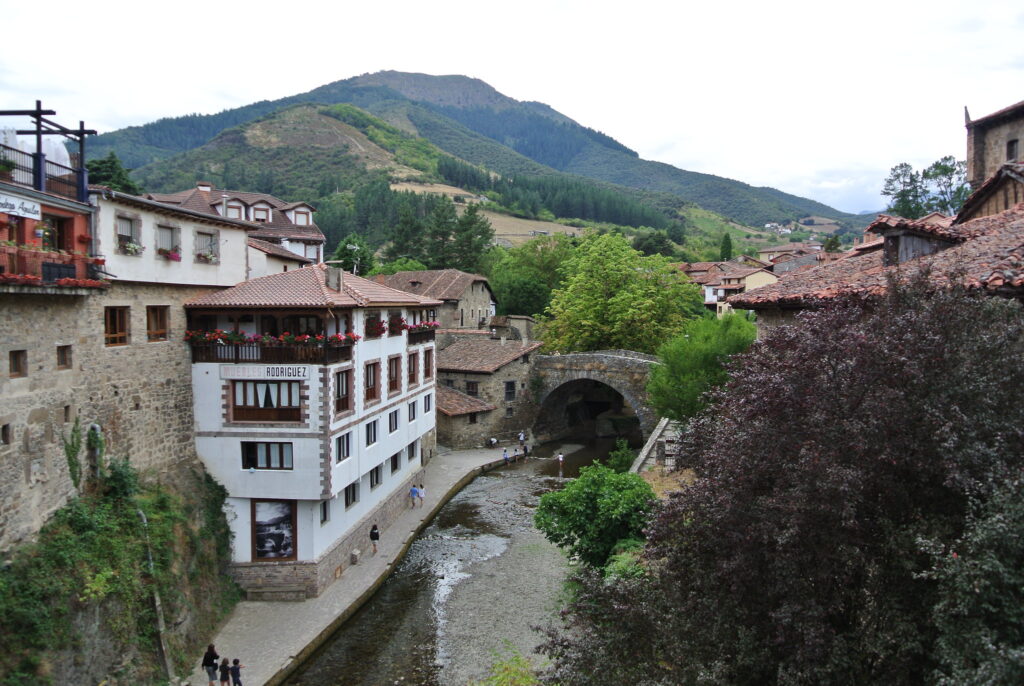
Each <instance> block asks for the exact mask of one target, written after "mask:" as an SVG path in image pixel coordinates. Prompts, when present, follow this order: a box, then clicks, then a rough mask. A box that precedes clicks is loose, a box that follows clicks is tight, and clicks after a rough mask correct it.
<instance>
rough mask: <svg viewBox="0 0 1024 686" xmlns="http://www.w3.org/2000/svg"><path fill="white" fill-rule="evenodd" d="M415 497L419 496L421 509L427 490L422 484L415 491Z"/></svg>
mask: <svg viewBox="0 0 1024 686" xmlns="http://www.w3.org/2000/svg"><path fill="white" fill-rule="evenodd" d="M416 495H417V496H419V499H420V507H423V501H424V499H425V498H426V497H427V489H426V487H425V486H424V485H423V484H420V487H419V488H417V489H416Z"/></svg>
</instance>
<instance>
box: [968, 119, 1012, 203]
mask: <svg viewBox="0 0 1024 686" xmlns="http://www.w3.org/2000/svg"><path fill="white" fill-rule="evenodd" d="M1011 140H1016V141H1017V151H1018V152H1017V158H1016V159H1021V158H1022V156H1024V115H1022V114H1021V113H1020V111H1018V112H1016V113H1015V114H1014V115H1010V116H1007V117H1003V118H1000V119H999V120H998V121H996V122H991V123H987V124H986V123H982V124H980V125H970V124H968V128H967V181H968V183H970V184H971V187H972V188H977V187H978V186H980V185H981V184H982V183H984V182H985V180H986V179H988V178H989V177H990V176H992V175H993V174H995V173H996V171H997V170H998V169H999V167H1001V166H1002V165H1004V164H1005V163H1006V162H1009V161H1010V160H1008V159H1007V156H1006V153H1007V150H1006V147H1007V142H1009V141H1011Z"/></svg>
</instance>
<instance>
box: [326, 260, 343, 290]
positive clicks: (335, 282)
mask: <svg viewBox="0 0 1024 686" xmlns="http://www.w3.org/2000/svg"><path fill="white" fill-rule="evenodd" d="M324 265H325V267H326V270H327V274H326V275H325V277H324V281H325V282H326V284H327V287H328V288H330V289H332V290H335V291H338V292H339V293H340V292H341V285H342V283H344V274H345V270H344V269H342V268H341V262H324Z"/></svg>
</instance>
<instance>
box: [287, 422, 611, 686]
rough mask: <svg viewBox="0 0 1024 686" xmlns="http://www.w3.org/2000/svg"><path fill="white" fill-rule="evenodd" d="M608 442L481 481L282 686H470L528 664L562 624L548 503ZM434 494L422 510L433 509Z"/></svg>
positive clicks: (564, 566) (568, 448) (571, 448)
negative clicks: (554, 623)
mask: <svg viewBox="0 0 1024 686" xmlns="http://www.w3.org/2000/svg"><path fill="white" fill-rule="evenodd" d="M612 447H613V441H612V440H599V441H597V442H596V443H593V444H591V445H588V446H581V445H578V444H573V445H568V444H566V445H558V444H551V445H547V446H544V447H542V448H541V449H540V450H539V451H538V455H539V456H540V459H530V460H528V461H526V462H525V463H523V462H521V463H519V464H516V465H511V466H509V467H505V468H501V469H497V470H494V471H492V472H489V473H487V474H485V475H483V476H480V477H478V478H477V479H476V480H474V481H473V482H472V483H471V484H469V485H468V486H466V487H465V488H464V489H463V490H462V491H461V492H460V493H459V494H458V495H456V496H455V497H454V498H453V499H452V500H451V501H450V502H449V503H448V504H447V505H445V506H444V507H443V508H442V509H441V511H440V512H439V513H438V515H437V517H436V518H435V519H434V521H433V522H432V523H431V524H430V525H429V526H428V527H427V528H426V529H424V531H423V533H422V534H420V536H419V537H418V538H417V539H416V541H415V542H414V543H413V545H412V546H411V547H410V549H409V552H408V553H407V554H406V556H405V558H404V559H403V560H402V561H401V562H400V563H399V564H398V567H397V569H396V570H395V572H394V573H393V574H392V576H391V577H390V578H389V579H388V581H387V582H386V583H385V584H384V585H383V586H382V587H381V588H380V590H379V591H377V593H376V594H375V595H374V596H373V597H372V598H371V599H370V601H369V602H367V604H366V605H365V606H363V608H361V609H360V611H359V612H357V613H356V614H355V615H354V616H353V617H352V618H351V619H350V620H349V621H348V622H346V623H345V624H344V625H342V626H341V628H340V629H339V630H338V631H337V632H336V633H335V634H334V636H332V637H331V638H330V639H329V640H328V641H327V643H325V644H324V646H323V647H322V648H321V649H320V650H318V651H317V652H316V653H314V654H313V656H312V657H311V658H310V659H309V660H307V661H306V663H305V664H303V665H302V666H301V667H300V668H299V669H298V670H297V671H296V672H295V673H294V674H293V675H292V677H291V678H290V679H289V680H288V681H287V682H286V683H287V684H291V685H292V686H314V685H316V686H321V685H328V684H339V685H340V684H345V686H377V685H378V684H425V685H429V686H449V685H460V686H461V685H463V684H466V683H468V682H469V681H470V680H476V679H480V678H482V677H483V676H485V675H486V673H487V670H488V668H489V667H490V665H491V663H492V662H493V661H494V653H495V652H496V651H502V650H503V649H504V647H505V641H508V642H510V643H511V644H512V645H514V646H515V647H516V648H518V649H519V650H520V651H521V652H523V654H529V653H531V652H532V651H533V649H534V647H536V645H537V644H538V643H540V641H541V636H540V634H538V633H537V632H535V631H534V630H533V629H532V627H534V626H537V625H543V624H546V623H547V622H548V620H549V619H550V618H552V617H554V616H556V615H557V613H558V610H559V609H560V607H561V601H562V588H563V586H562V582H563V581H564V579H565V575H566V572H567V570H568V562H567V561H566V558H565V556H564V554H563V553H562V552H561V550H559V549H558V548H557V547H555V546H554V545H552V544H551V543H549V542H548V541H547V539H545V538H544V536H543V535H542V534H541V533H540V532H539V531H537V530H536V529H535V528H534V526H533V512H534V509H535V508H536V506H537V501H538V499H539V498H540V496H541V494H542V493H545V492H547V491H549V490H552V489H555V488H560V487H561V486H562V484H564V480H563V479H560V478H559V477H558V463H557V461H556V460H555V459H553V458H552V455H553V454H555V453H557V452H558V451H559V450H562V451H564V452H565V455H566V460H565V465H564V474H563V476H564V477H565V478H571V477H575V476H577V475H578V473H579V467H580V466H582V465H586V464H590V463H591V462H592V461H594V459H595V458H598V459H601V458H603V457H604V456H605V455H607V453H608V451H609V450H611V449H612ZM430 495H431V494H430V493H428V494H427V498H428V499H429V498H430Z"/></svg>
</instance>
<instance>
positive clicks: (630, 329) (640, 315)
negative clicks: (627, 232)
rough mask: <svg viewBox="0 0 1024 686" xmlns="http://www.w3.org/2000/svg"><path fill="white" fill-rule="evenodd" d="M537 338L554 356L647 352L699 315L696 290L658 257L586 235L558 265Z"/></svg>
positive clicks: (611, 238)
mask: <svg viewBox="0 0 1024 686" xmlns="http://www.w3.org/2000/svg"><path fill="white" fill-rule="evenodd" d="M563 268H564V270H565V271H564V274H565V283H564V285H563V287H562V288H560V289H559V290H557V291H555V292H554V293H553V294H552V298H551V304H550V305H549V306H548V309H547V311H546V313H545V315H544V317H543V318H542V321H541V333H540V334H539V338H541V339H542V340H543V341H544V342H545V347H546V348H547V349H548V350H553V351H560V352H572V351H584V350H602V349H606V348H622V349H626V350H637V351H641V352H653V351H654V350H655V349H656V348H657V346H658V345H659V344H660V343H661V342H662V341H664V340H665V339H667V338H668V337H669V336H671V335H672V334H674V333H676V332H678V331H679V329H680V328H681V327H682V325H683V323H684V322H685V321H686V320H687V319H689V318H692V317H694V316H697V315H698V314H699V313H701V312H702V311H703V309H704V307H703V298H702V297H701V294H700V289H699V288H698V287H697V286H696V285H695V284H693V283H691V282H689V281H688V280H687V279H686V278H685V277H684V276H683V275H682V273H681V272H680V271H679V270H678V269H676V268H675V267H673V266H672V265H670V264H669V263H668V260H667V259H666V258H664V257H661V256H660V255H653V256H650V257H644V256H642V255H641V254H640V253H638V252H637V251H636V250H633V249H632V248H631V247H630V246H629V243H628V241H627V240H626V239H625V238H624V237H623V236H620V235H616V234H610V233H609V234H605V235H596V234H591V235H588V236H586V237H585V238H584V239H583V241H581V243H580V246H579V247H578V248H577V249H576V251H575V252H574V254H573V255H572V257H570V258H569V259H568V260H566V262H565V264H564V267H563Z"/></svg>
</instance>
